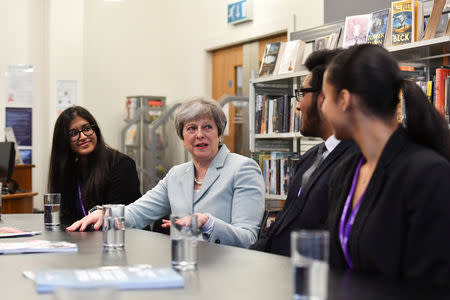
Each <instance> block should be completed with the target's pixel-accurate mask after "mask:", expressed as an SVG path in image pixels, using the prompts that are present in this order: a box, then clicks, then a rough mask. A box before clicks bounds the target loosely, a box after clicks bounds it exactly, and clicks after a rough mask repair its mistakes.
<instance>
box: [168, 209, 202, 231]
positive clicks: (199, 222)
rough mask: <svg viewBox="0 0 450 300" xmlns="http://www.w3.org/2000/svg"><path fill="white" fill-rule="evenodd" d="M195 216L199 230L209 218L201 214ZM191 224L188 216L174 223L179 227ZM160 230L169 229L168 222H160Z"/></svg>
mask: <svg viewBox="0 0 450 300" xmlns="http://www.w3.org/2000/svg"><path fill="white" fill-rule="evenodd" d="M196 215H197V227H198V228H201V227H202V226H203V225H205V223H206V222H208V220H209V216H208V215H207V214H201V213H196ZM190 222H191V219H190V217H189V216H186V217H183V218H181V219H177V220H176V221H175V224H177V225H180V226H186V225H188V224H189V223H190ZM161 227H162V228H167V227H170V220H165V219H163V220H162V224H161Z"/></svg>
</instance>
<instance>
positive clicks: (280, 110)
mask: <svg viewBox="0 0 450 300" xmlns="http://www.w3.org/2000/svg"><path fill="white" fill-rule="evenodd" d="M300 124H301V114H300V112H299V111H297V109H296V99H295V97H292V96H289V95H267V94H264V95H256V106H255V133H256V134H258V133H261V134H264V133H282V132H298V131H299V129H300Z"/></svg>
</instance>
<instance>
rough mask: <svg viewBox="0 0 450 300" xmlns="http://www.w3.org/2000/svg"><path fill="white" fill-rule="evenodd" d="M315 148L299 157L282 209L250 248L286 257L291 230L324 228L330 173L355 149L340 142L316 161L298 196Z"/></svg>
mask: <svg viewBox="0 0 450 300" xmlns="http://www.w3.org/2000/svg"><path fill="white" fill-rule="evenodd" d="M318 147H319V145H317V146H315V147H313V148H312V149H310V150H308V151H307V152H306V153H305V154H303V155H302V156H301V158H300V160H299V162H298V164H297V170H296V173H295V177H294V180H293V182H292V184H291V186H290V187H289V191H288V195H287V198H286V202H285V205H284V207H283V210H282V211H281V212H280V213H279V214H278V216H277V218H276V220H275V222H274V223H273V224H272V226H270V227H269V228H268V229H266V231H265V232H264V233H263V234H262V236H261V238H260V239H259V240H258V241H257V242H256V243H255V244H253V245H252V246H250V249H255V250H260V251H265V252H271V253H276V254H281V255H286V256H289V255H290V253H291V249H290V234H291V231H292V230H297V229H324V228H325V226H326V225H325V224H326V220H327V216H328V183H329V179H330V177H331V173H332V171H333V170H334V169H335V167H336V165H337V164H338V163H339V162H340V161H341V160H342V159H343V158H344V157H347V156H348V155H350V154H351V153H354V152H356V151H357V150H358V148H357V146H356V144H355V143H354V142H352V141H342V142H340V143H339V144H338V145H337V146H336V148H335V149H334V150H333V151H332V152H331V153H329V154H328V156H327V157H326V158H325V160H323V161H322V162H321V163H320V165H319V167H318V168H317V169H316V170H315V172H314V173H313V174H312V175H311V177H310V179H309V181H308V183H307V185H306V186H303V187H302V193H301V194H300V197H298V196H297V195H298V191H299V189H300V187H301V186H302V182H301V181H302V175H303V173H304V172H305V171H306V170H307V169H308V168H309V167H310V166H311V165H312V163H313V162H314V159H315V157H316V154H317V148H318Z"/></svg>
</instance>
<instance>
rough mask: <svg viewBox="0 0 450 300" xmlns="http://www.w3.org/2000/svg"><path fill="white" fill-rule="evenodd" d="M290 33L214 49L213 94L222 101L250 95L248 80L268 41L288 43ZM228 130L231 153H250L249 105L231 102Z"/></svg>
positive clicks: (255, 74)
mask: <svg viewBox="0 0 450 300" xmlns="http://www.w3.org/2000/svg"><path fill="white" fill-rule="evenodd" d="M286 41H287V34H286V33H282V34H277V35H274V36H270V37H267V38H264V39H259V40H255V41H251V42H248V43H245V44H240V45H235V46H231V47H227V48H223V49H218V50H215V51H213V52H212V96H213V99H215V100H218V101H220V100H221V99H223V98H225V97H226V96H246V97H248V90H249V86H248V81H249V79H250V78H251V75H252V73H253V74H254V76H257V74H258V70H259V66H260V64H261V60H262V57H263V55H264V49H265V45H266V43H272V42H286ZM225 111H228V130H227V132H225V134H224V144H225V145H227V147H228V149H230V151H231V152H234V153H238V154H241V155H244V156H250V151H249V148H248V139H249V133H248V104H247V105H242V104H239V103H235V104H233V103H229V104H228V107H226V108H225Z"/></svg>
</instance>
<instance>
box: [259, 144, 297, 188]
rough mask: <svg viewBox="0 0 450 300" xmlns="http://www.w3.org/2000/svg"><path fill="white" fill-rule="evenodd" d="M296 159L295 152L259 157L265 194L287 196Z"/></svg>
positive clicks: (272, 153)
mask: <svg viewBox="0 0 450 300" xmlns="http://www.w3.org/2000/svg"><path fill="white" fill-rule="evenodd" d="M298 159H299V156H298V154H297V153H295V152H278V151H273V152H270V154H265V155H262V156H261V160H262V166H263V168H262V174H263V177H264V182H265V192H266V194H271V195H287V193H288V190H289V185H290V184H291V182H292V179H293V178H294V175H295V174H294V171H295V165H296V163H297V161H298Z"/></svg>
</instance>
